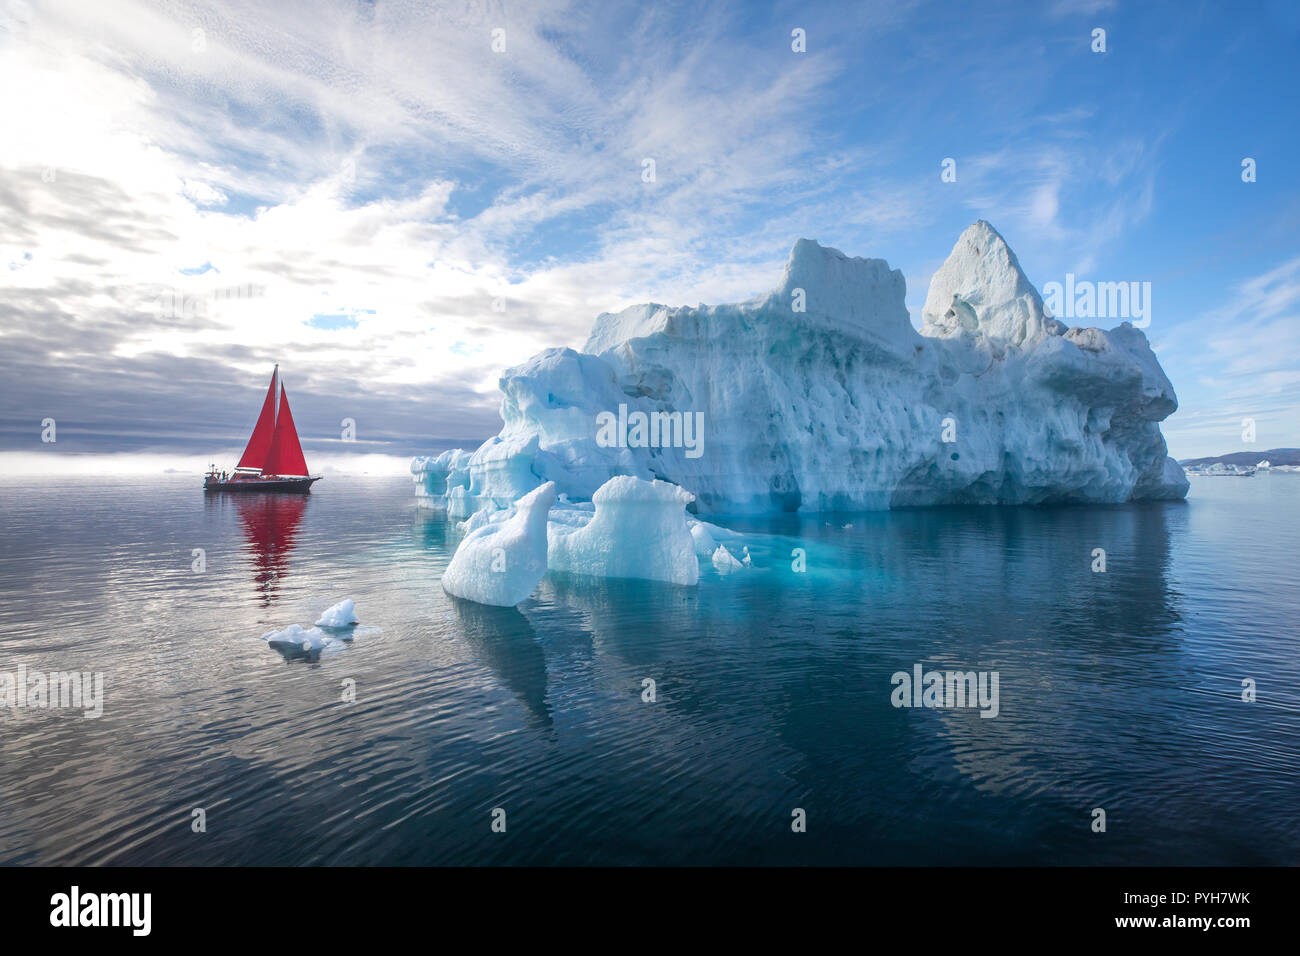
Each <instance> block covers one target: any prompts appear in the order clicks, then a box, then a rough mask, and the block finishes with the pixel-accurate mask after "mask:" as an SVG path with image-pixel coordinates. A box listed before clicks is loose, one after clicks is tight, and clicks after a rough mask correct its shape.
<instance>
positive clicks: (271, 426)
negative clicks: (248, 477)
mask: <svg viewBox="0 0 1300 956" xmlns="http://www.w3.org/2000/svg"><path fill="white" fill-rule="evenodd" d="M275 386H276V373H275V372H272V373H271V384H270V386H269V387H268V388H267V390H266V401H264V402H263V403H262V414H260V415H258V416H257V425H256V426H254V428H253V436H252V437H251V438H249V439H248V447H246V448H245V449H244V457H243V458H241V459H239V464H238V465H237V466H236V467H238V468H252V469H254V470H260V469H262V468H264V467H265V464H266V454H267V452H268V451H270V449H271V437H272V436H273V435H274V434H275Z"/></svg>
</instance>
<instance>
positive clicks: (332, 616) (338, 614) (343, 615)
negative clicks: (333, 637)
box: [316, 598, 359, 628]
mask: <svg viewBox="0 0 1300 956" xmlns="http://www.w3.org/2000/svg"><path fill="white" fill-rule="evenodd" d="M357 623H359V622H358V621H357V609H356V605H354V604H353V603H352V598H344V599H343V600H342V601H339V603H338V604H335V605H334V606H333V607H330V608H326V610H325V613H324V614H322V615H321V616H320V620H319V621H317V622H316V626H317V627H335V628H338V627H351V626H352V625H353V624H357Z"/></svg>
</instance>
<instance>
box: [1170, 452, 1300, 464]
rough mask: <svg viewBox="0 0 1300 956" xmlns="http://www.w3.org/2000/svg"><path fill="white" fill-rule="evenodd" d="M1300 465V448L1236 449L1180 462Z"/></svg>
mask: <svg viewBox="0 0 1300 956" xmlns="http://www.w3.org/2000/svg"><path fill="white" fill-rule="evenodd" d="M1261 461H1267V462H1268V463H1269V464H1270V465H1300V448H1270V449H1269V450H1268V451H1234V452H1232V453H1231V454H1228V455H1218V456H1217V457H1214V458H1185V459H1183V460H1182V461H1180V462H1179V463H1178V464H1180V465H1182V466H1183V467H1184V468H1187V467H1198V466H1204V465H1219V464H1222V465H1258V464H1259V463H1260V462H1261Z"/></svg>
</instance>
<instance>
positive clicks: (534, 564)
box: [442, 482, 555, 607]
mask: <svg viewBox="0 0 1300 956" xmlns="http://www.w3.org/2000/svg"><path fill="white" fill-rule="evenodd" d="M554 503H555V484H554V482H547V483H546V484H544V485H541V486H540V487H538V488H535V489H533V490H532V491H530V492H528V493H527V494H525V495H523V496H522V497H521V498H520V499H519V500H518V501H516V502H515V504H514V507H513V509H512V511H511V513H509V514H507V515H506V516H504V517H503V518H502V519H501V520H498V521H492V522H490V523H488V524H484V525H481V526H479V527H477V528H475V529H474V530H473V531H471V532H470V533H469V534H467V535H465V537H464V538H463V539H461V542H460V545H459V546H458V547H457V548H456V553H455V554H454V555H452V558H451V563H450V564H448V565H447V570H446V572H444V574H443V576H442V587H443V590H445V591H446V592H447V593H448V594H450V595H452V596H453V597H458V598H464V599H465V600H467V601H474V602H476V603H478V604H493V605H496V606H498V607H510V606H512V605H515V604H518V603H519V602H520V601H522V600H524V599H525V598H527V597H528V595H530V594H532V593H533V588H535V587H537V582H538V581H540V580H541V579H542V575H543V574H545V573H546V547H547V543H546V524H547V521H546V519H547V513H548V512H549V511H550V509H551V505H552V504H554Z"/></svg>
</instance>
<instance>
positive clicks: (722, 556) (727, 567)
mask: <svg viewBox="0 0 1300 956" xmlns="http://www.w3.org/2000/svg"><path fill="white" fill-rule="evenodd" d="M713 566H714V567H715V568H717V569H718V571H719V572H721V573H722V574H730V573H731V572H732V571H739V570H740V569H741V568H743V567H744V565H743V564H741V563H740V562H739V561H737V560H736V556H735V555H734V554H732V553H731V552H730V551H728V550H727V546H726V545H725V544H720V545H718V550H717V551H714V552H713Z"/></svg>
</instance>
